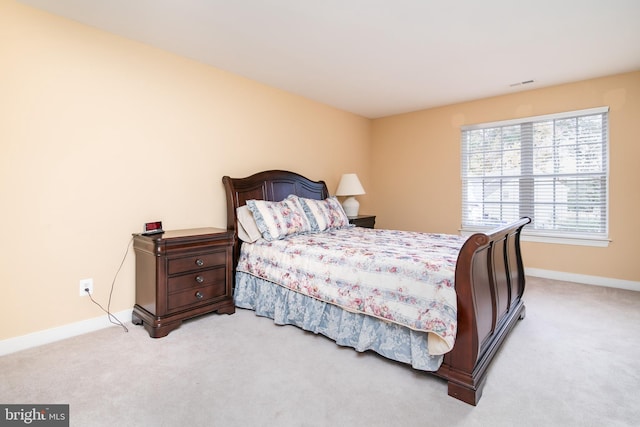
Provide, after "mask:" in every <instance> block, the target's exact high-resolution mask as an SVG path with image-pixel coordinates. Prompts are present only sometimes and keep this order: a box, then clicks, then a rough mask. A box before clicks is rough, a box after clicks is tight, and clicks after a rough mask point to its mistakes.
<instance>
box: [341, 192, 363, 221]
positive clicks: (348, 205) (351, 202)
mask: <svg viewBox="0 0 640 427" xmlns="http://www.w3.org/2000/svg"><path fill="white" fill-rule="evenodd" d="M342 209H344V213H346V214H347V216H348V217H354V216H358V209H360V203H359V202H358V201H357V200H356V198H355V197H353V196H352V197H347V199H346V200H345V201H344V202H342Z"/></svg>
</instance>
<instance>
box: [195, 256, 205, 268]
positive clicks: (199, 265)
mask: <svg viewBox="0 0 640 427" xmlns="http://www.w3.org/2000/svg"><path fill="white" fill-rule="evenodd" d="M196 265H197V266H198V267H202V266H203V265H204V261H203V260H201V259H200V258H198V259H197V260H196Z"/></svg>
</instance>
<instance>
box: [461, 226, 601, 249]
mask: <svg viewBox="0 0 640 427" xmlns="http://www.w3.org/2000/svg"><path fill="white" fill-rule="evenodd" d="M485 231H486V232H488V231H490V230H461V231H460V234H461V235H462V236H465V237H468V236H471V235H472V234H474V233H478V232H480V233H482V232H485ZM520 240H521V241H523V242H536V243H551V244H556V245H572V246H592V247H596V248H606V247H609V243H610V242H611V240H610V239H607V238H595V237H584V236H583V237H579V236H549V235H542V234H530V233H526V232H523V233H522V236H521V238H520Z"/></svg>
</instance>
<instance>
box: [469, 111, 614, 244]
mask: <svg viewBox="0 0 640 427" xmlns="http://www.w3.org/2000/svg"><path fill="white" fill-rule="evenodd" d="M607 123H608V107H602V108H594V109H589V110H582V111H573V112H570V113H563V114H553V115H548V116H538V117H530V118H527V119H518V120H510V121H505V122H497V123H485V124H480V125H474V126H465V127H463V128H462V165H461V166H462V168H461V170H462V229H463V230H468V231H476V230H482V229H489V228H492V227H495V226H497V225H499V224H502V223H505V222H509V221H513V220H516V219H518V218H520V217H523V216H528V217H530V218H531V219H532V224H531V225H530V226H528V227H527V229H526V230H525V231H526V232H528V233H529V234H535V233H538V234H540V235H547V236H557V237H569V238H571V237H580V238H582V237H584V238H594V239H606V238H607V234H608V219H607V215H608V204H607V202H608V175H609V173H608V126H607Z"/></svg>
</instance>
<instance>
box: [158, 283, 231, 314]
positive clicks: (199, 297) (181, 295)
mask: <svg viewBox="0 0 640 427" xmlns="http://www.w3.org/2000/svg"><path fill="white" fill-rule="evenodd" d="M224 294H225V288H224V283H217V284H214V285H211V286H205V287H201V288H196V289H189V290H186V291H183V292H178V293H175V294H172V295H169V298H168V300H167V309H168V310H169V311H170V312H171V311H175V310H178V309H186V308H189V307H190V306H196V305H199V304H205V303H207V302H209V300H213V299H215V298H219V297H222V296H224Z"/></svg>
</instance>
